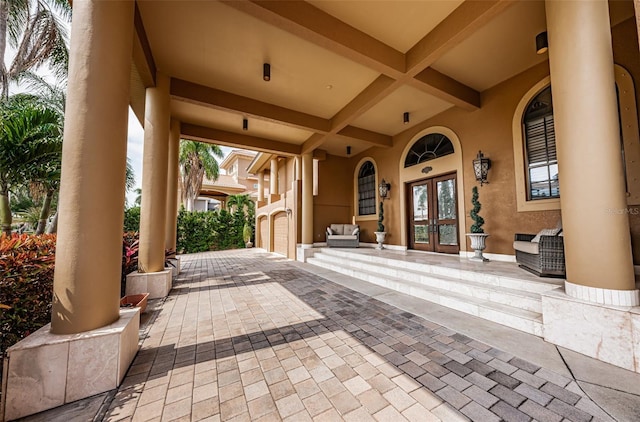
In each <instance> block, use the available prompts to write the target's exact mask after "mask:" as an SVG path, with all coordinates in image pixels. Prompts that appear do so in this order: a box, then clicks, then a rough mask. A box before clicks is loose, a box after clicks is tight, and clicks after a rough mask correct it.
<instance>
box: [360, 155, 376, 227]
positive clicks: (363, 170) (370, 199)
mask: <svg viewBox="0 0 640 422" xmlns="http://www.w3.org/2000/svg"><path fill="white" fill-rule="evenodd" d="M375 213H376V168H375V166H374V165H373V163H372V162H371V161H365V162H364V163H363V164H362V166H360V171H359V172H358V215H373V214H375Z"/></svg>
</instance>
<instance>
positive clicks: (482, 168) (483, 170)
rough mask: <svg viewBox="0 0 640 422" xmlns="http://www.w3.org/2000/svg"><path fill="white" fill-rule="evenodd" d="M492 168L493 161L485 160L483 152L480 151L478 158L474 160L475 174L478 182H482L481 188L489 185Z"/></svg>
mask: <svg viewBox="0 0 640 422" xmlns="http://www.w3.org/2000/svg"><path fill="white" fill-rule="evenodd" d="M490 168H491V160H490V159H488V158H485V156H484V155H483V154H482V151H478V156H477V157H476V159H475V160H473V172H474V173H475V175H476V180H477V181H478V182H480V186H482V185H483V184H484V183H489V182H488V181H487V174H488V173H489V169H490Z"/></svg>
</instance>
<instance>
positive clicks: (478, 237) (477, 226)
mask: <svg viewBox="0 0 640 422" xmlns="http://www.w3.org/2000/svg"><path fill="white" fill-rule="evenodd" d="M478 197H479V194H478V187H477V186H474V187H473V189H471V204H472V205H473V208H472V209H471V212H469V216H470V217H471V219H472V220H473V225H472V226H471V233H467V236H468V237H469V239H470V240H471V249H473V250H474V251H475V255H473V256H472V257H471V258H469V259H471V260H473V261H480V262H486V261H488V259H487V258H485V257H484V256H483V255H482V251H483V250H484V249H485V247H486V239H487V237H489V235H488V234H486V233H485V232H484V229H483V228H482V225H483V224H484V218H482V217H480V215H479V214H478V213H479V212H480V208H482V205H481V204H480V201H479V200H478Z"/></svg>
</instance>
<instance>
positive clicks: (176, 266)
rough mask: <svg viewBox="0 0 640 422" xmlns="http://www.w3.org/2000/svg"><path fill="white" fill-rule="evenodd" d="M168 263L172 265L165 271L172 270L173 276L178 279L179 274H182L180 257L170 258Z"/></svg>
mask: <svg viewBox="0 0 640 422" xmlns="http://www.w3.org/2000/svg"><path fill="white" fill-rule="evenodd" d="M167 261H169V263H170V265H169V266H167V267H165V269H170V270H171V272H172V273H173V276H174V277H177V276H178V274H180V257H179V256H176V257H175V258H169V259H167Z"/></svg>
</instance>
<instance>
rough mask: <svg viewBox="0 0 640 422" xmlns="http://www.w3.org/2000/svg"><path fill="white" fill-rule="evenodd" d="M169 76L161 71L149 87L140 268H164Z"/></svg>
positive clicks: (150, 270)
mask: <svg viewBox="0 0 640 422" xmlns="http://www.w3.org/2000/svg"><path fill="white" fill-rule="evenodd" d="M170 118H171V117H170V111H169V78H168V77H167V76H166V75H163V74H161V73H158V74H157V76H156V86H155V87H150V88H147V92H146V100H145V115H144V155H143V159H142V204H141V206H140V249H139V252H138V270H139V271H141V272H145V273H151V272H157V271H163V270H164V247H165V231H166V218H167V172H168V165H167V163H168V162H169V123H170Z"/></svg>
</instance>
